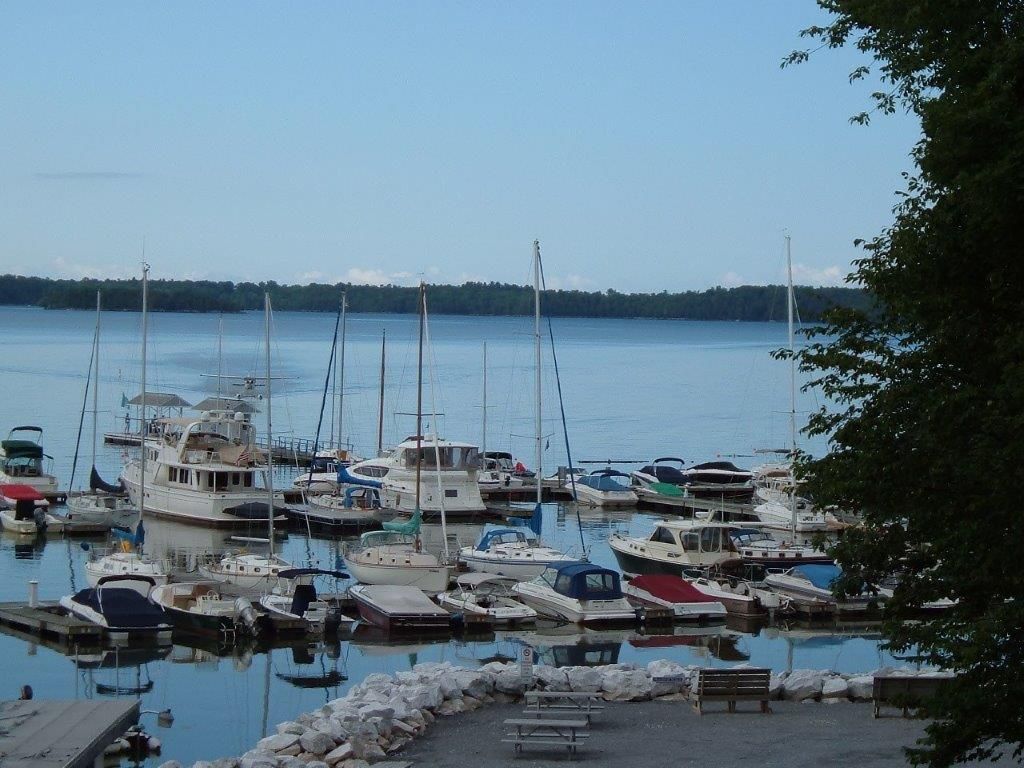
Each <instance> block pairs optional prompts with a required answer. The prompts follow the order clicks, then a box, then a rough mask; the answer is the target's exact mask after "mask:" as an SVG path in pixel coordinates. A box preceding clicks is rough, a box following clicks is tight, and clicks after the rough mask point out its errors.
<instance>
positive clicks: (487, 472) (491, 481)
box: [477, 451, 536, 491]
mask: <svg viewBox="0 0 1024 768" xmlns="http://www.w3.org/2000/svg"><path fill="white" fill-rule="evenodd" d="M481 461H482V466H481V468H480V471H479V472H478V473H477V474H478V479H479V483H480V489H481V490H482V491H495V490H499V489H504V490H521V489H522V488H524V487H525V486H530V487H533V485H534V483H535V481H536V473H534V472H531V471H530V470H528V469H527V468H526V467H525V466H524V465H523V463H522V462H521V461H516V460H515V458H514V457H513V456H512V454H511V453H509V452H508V451H484V453H483V454H482V458H481Z"/></svg>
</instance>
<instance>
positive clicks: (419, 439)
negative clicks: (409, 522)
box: [416, 283, 426, 511]
mask: <svg viewBox="0 0 1024 768" xmlns="http://www.w3.org/2000/svg"><path fill="white" fill-rule="evenodd" d="M425 292H426V287H425V286H424V284H423V283H420V306H419V314H420V343H419V351H418V353H417V358H416V361H417V362H416V511H419V508H420V473H421V471H422V468H423V467H422V465H423V455H422V454H423V310H424V293H425Z"/></svg>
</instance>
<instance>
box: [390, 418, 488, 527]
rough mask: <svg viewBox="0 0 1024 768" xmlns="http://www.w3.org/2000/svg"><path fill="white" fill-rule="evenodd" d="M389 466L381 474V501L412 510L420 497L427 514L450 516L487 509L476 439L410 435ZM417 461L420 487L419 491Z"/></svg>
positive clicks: (420, 502) (422, 509)
mask: <svg viewBox="0 0 1024 768" xmlns="http://www.w3.org/2000/svg"><path fill="white" fill-rule="evenodd" d="M388 464H389V470H388V472H387V474H386V475H384V477H383V478H381V505H382V506H383V507H385V508H388V509H394V510H397V511H399V512H408V513H412V512H413V511H415V509H416V500H417V498H418V499H419V505H420V506H419V509H420V511H421V512H422V513H423V515H424V517H433V516H437V515H440V514H441V510H442V505H443V509H444V513H445V515H447V516H448V517H449V518H451V517H453V516H454V517H459V516H467V515H474V514H477V513H480V512H484V511H486V509H487V507H486V506H485V505H484V501H483V498H482V497H481V495H480V486H479V484H478V482H477V469H478V468H479V466H480V453H479V450H478V449H477V446H475V445H473V444H472V443H458V442H454V441H452V440H445V439H443V438H440V437H438V436H437V435H430V434H428V435H424V436H423V437H421V438H418V439H417V437H416V436H412V437H408V438H406V439H405V440H404V441H403V442H402V443H400V444H399V445H398V447H396V448H395V450H394V452H393V453H392V455H391V457H390V459H389V461H388ZM417 464H419V468H420V471H419V474H418V476H419V489H418V492H417V487H416V478H417Z"/></svg>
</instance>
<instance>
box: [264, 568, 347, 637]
mask: <svg viewBox="0 0 1024 768" xmlns="http://www.w3.org/2000/svg"><path fill="white" fill-rule="evenodd" d="M321 576H322V577H330V578H333V579H336V580H337V579H347V578H348V574H347V573H343V572H341V571H325V570H321V569H319V568H294V569H292V570H290V571H283V572H282V573H281V578H282V579H285V580H287V581H288V582H290V583H291V584H293V585H294V586H293V588H292V589H291V590H290V591H288V590H281V589H275V590H274V591H273V592H270V593H269V594H266V595H263V597H261V598H260V605H261V606H262V607H263V609H264V610H265V611H266V612H267V613H268V614H270V616H271V617H274V616H279V617H281V618H285V619H301V620H303V621H305V622H306V623H307V624H308V626H309V629H310V630H311V631H312V632H315V633H317V634H323V633H324V632H326V631H328V630H335V629H337V628H338V626H339V625H341V624H351V623H352V622H353V621H354V620H353V619H350V618H348V617H347V616H344V615H343V614H342V613H341V610H340V609H339V607H338V606H337V605H336V604H334V603H331V602H329V601H327V600H324V599H322V598H321V597H320V596H319V595H318V594H317V591H316V585H315V584H314V583H313V581H312V580H313V579H314V578H316V577H321ZM300 580H302V581H300ZM303 581H304V582H306V583H302V582H303Z"/></svg>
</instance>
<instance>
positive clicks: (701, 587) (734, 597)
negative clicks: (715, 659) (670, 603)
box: [683, 576, 785, 618]
mask: <svg viewBox="0 0 1024 768" xmlns="http://www.w3.org/2000/svg"><path fill="white" fill-rule="evenodd" d="M683 578H684V579H686V581H687V582H689V583H690V584H691V585H692V586H693V588H694V589H696V590H697V591H699V592H701V593H703V594H705V595H707V596H708V597H710V598H711V599H713V600H717V601H718V602H720V603H721V604H722V605H724V606H725V610H726V611H727V612H728V613H729V614H730V615H732V616H740V617H743V618H760V617H762V616H764V615H765V614H767V613H769V612H770V611H773V610H778V609H779V608H780V607H782V605H783V603H784V602H785V601H784V600H783V599H782V598H780V597H779V596H778V595H775V594H774V593H771V592H769V591H767V590H763V589H756V588H755V587H754V586H753V585H752V584H751V583H750V582H747V581H741V580H735V581H734V580H730V579H715V578H712V577H710V576H684V577H683Z"/></svg>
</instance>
